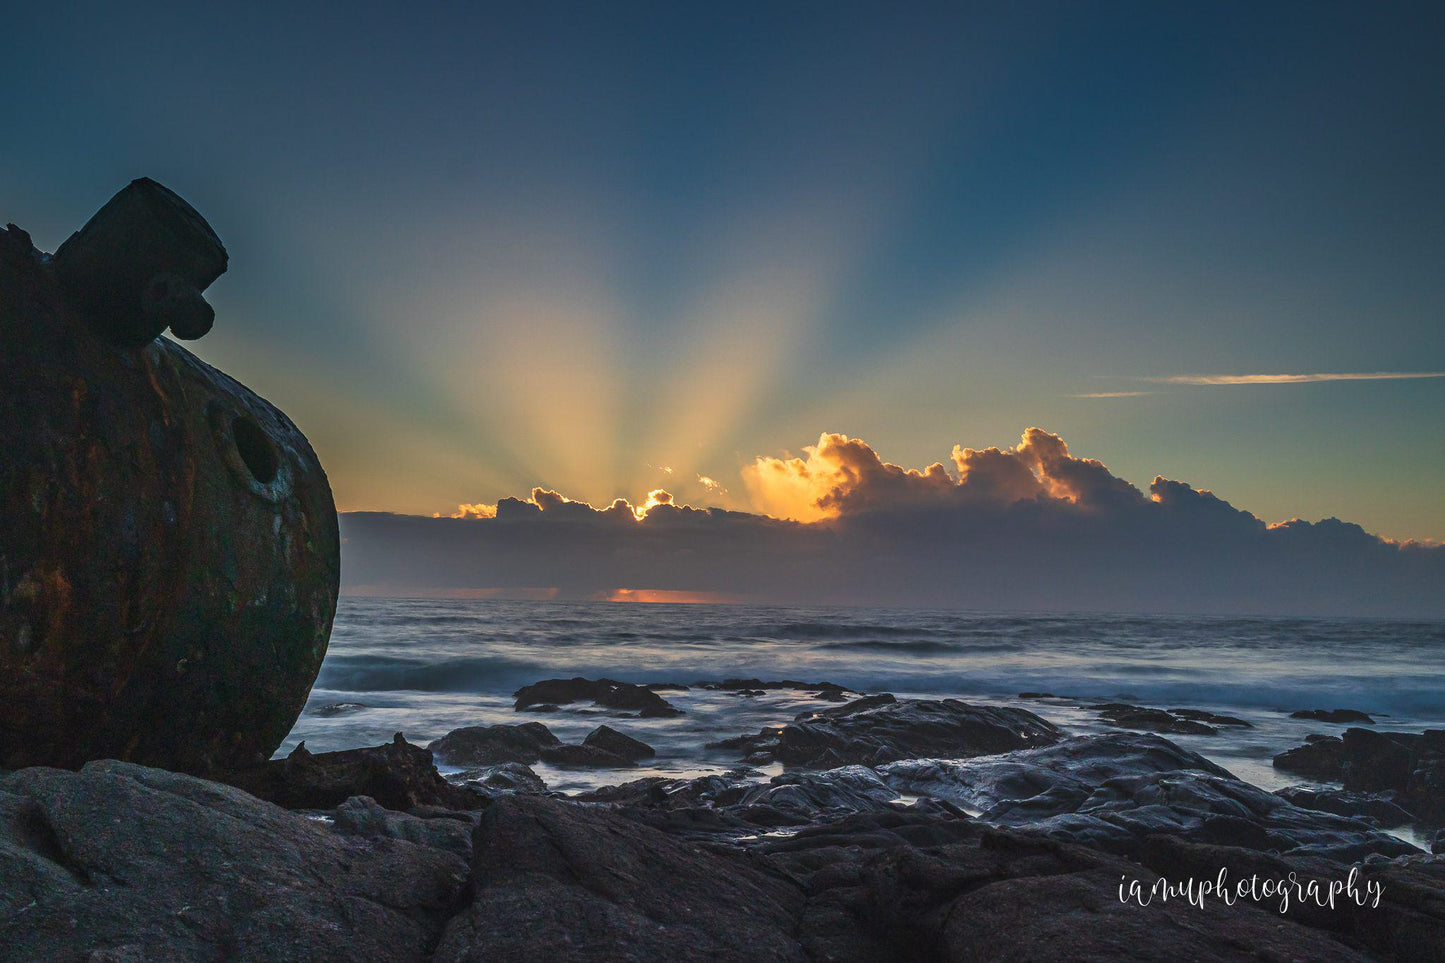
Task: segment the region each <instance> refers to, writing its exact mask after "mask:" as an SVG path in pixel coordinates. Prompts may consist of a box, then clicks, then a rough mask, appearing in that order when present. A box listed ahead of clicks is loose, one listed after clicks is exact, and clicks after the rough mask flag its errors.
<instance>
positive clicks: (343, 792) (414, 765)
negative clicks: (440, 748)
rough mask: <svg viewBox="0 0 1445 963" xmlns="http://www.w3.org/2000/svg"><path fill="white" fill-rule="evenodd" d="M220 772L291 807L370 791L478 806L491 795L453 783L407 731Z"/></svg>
mask: <svg viewBox="0 0 1445 963" xmlns="http://www.w3.org/2000/svg"><path fill="white" fill-rule="evenodd" d="M218 778H219V779H220V780H221V781H223V782H226V783H229V784H230V785H233V786H236V787H238V788H241V789H244V790H246V791H247V792H249V793H251V794H252V795H253V796H257V797H259V798H261V799H265V800H267V801H268V802H273V803H275V804H276V805H278V806H283V807H285V808H287V809H334V808H336V807H337V806H340V805H341V804H342V803H344V802H345V801H346V800H347V799H350V798H351V797H352V796H370V797H371V798H372V799H374V800H376V802H378V803H380V804H381V805H382V806H384V807H386V808H387V809H396V810H401V811H402V812H406V811H408V810H411V809H415V808H416V807H417V806H447V807H449V808H452V809H477V808H479V807H481V806H482V805H484V804H485V800H484V799H483V798H482V797H480V796H478V795H477V794H476V793H473V792H469V791H467V790H465V789H462V788H459V787H457V786H453V785H452V784H451V783H449V782H447V781H446V780H445V779H443V778H442V777H441V775H440V774H439V773H438V772H437V770H436V766H435V765H433V764H432V754H431V753H430V752H429V751H427V750H426V749H422V748H421V747H420V746H413V745H411V744H410V743H408V742H407V741H406V739H404V738H403V737H402V734H401V733H399V732H398V733H397V734H396V738H395V739H394V740H393V741H391V742H389V743H387V744H386V745H383V746H376V747H372V748H366V749H343V750H341V751H339V752H318V753H312V752H310V751H308V750H307V748H306V744H305V743H302V744H301V745H299V746H297V747H296V748H295V750H293V751H292V753H291V755H289V756H287V757H286V758H285V759H273V760H272V761H270V762H268V763H266V765H264V766H262V767H260V768H258V769H251V770H246V771H243V772H230V773H223V774H219V775H218Z"/></svg>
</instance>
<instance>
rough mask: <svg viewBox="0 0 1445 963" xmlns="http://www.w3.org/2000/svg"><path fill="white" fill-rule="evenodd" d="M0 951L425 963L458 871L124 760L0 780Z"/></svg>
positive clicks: (445, 860)
mask: <svg viewBox="0 0 1445 963" xmlns="http://www.w3.org/2000/svg"><path fill="white" fill-rule="evenodd" d="M0 879H3V880H4V885H3V886H0V921H3V922H0V957H3V958H5V959H7V960H62V959H63V960H129V959H134V960H148V961H149V960H158V961H190V960H215V961H220V960H247V961H252V960H253V961H266V963H270V961H278V960H297V961H300V960H335V961H343V960H361V959H364V960H397V961H407V960H415V961H422V960H426V959H429V957H430V952H431V948H432V947H433V946H434V945H435V944H436V941H437V939H438V937H439V936H440V935H441V932H442V929H443V927H444V926H445V924H446V922H447V920H448V918H449V917H450V916H451V915H452V913H453V912H455V910H456V909H457V906H458V903H459V902H460V900H461V899H462V898H463V893H464V888H465V884H466V879H467V864H466V862H465V861H464V860H462V859H460V858H458V857H457V856H455V855H453V854H452V853H449V852H445V851H443V850H441V849H438V848H435V847H432V846H419V845H415V844H413V843H411V842H406V841H403V840H401V839H398V838H394V837H392V836H389V835H386V834H378V835H376V836H374V837H371V838H359V837H355V836H348V835H343V834H339V833H336V832H334V831H333V830H332V829H331V828H330V827H329V826H327V825H326V824H325V823H321V822H317V821H315V820H311V819H307V818H305V817H303V816H300V815H297V814H294V813H289V812H286V811H285V810H283V809H280V808H278V807H276V806H273V805H271V804H270V803H267V802H263V801H261V800H259V799H256V798H255V797H254V796H251V795H249V794H247V793H245V792H243V791H241V790H239V789H235V788H232V787H229V786H223V785H220V784H218V783H214V782H208V781H204V780H200V779H194V778H191V777H188V776H182V775H177V774H175V773H170V772H165V771H162V770H158V769H146V768H143V767H141V766H136V765H132V764H129V763H122V762H114V761H104V762H95V763H90V764H88V765H86V766H85V767H84V768H83V769H81V770H80V771H79V772H70V771H64V770H58V769H41V768H32V769H24V770H20V771H17V772H14V773H12V774H10V775H9V776H6V777H4V778H3V779H0Z"/></svg>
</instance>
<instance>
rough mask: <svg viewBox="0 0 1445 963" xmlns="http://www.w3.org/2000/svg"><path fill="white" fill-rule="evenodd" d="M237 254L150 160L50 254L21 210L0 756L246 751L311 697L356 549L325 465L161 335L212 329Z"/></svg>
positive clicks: (6, 483) (13, 245)
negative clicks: (341, 531) (218, 293)
mask: <svg viewBox="0 0 1445 963" xmlns="http://www.w3.org/2000/svg"><path fill="white" fill-rule="evenodd" d="M225 269H226V252H225V248H224V247H222V245H221V242H220V240H219V239H218V238H217V237H216V235H215V233H214V232H213V231H212V230H211V228H210V226H209V225H207V224H206V222H205V220H204V219H203V218H202V217H201V216H200V215H199V214H198V213H196V211H195V210H193V209H192V208H191V207H190V205H188V204H187V203H186V202H185V201H183V200H182V199H181V198H180V197H178V196H176V195H175V194H173V193H172V192H170V191H169V190H167V189H166V188H164V187H162V186H161V185H159V184H157V183H156V182H154V181H151V180H149V179H144V178H143V179H141V180H137V181H135V182H133V183H132V184H130V185H129V186H128V187H126V188H125V189H123V190H122V191H121V192H120V193H118V194H117V195H116V196H115V197H114V198H112V199H111V201H110V202H109V203H107V204H106V205H105V207H103V208H102V209H101V210H100V211H99V212H97V214H96V215H95V217H94V218H92V219H91V221H90V222H89V223H88V224H87V225H86V226H85V227H84V228H83V229H82V230H81V231H79V232H78V233H76V234H75V235H73V236H72V237H71V238H70V239H69V240H67V241H66V242H65V244H64V245H62V246H61V247H60V249H59V250H58V251H57V252H56V253H55V254H54V255H53V256H50V255H46V254H43V253H41V252H40V251H37V250H36V249H35V248H34V247H33V246H32V244H31V241H30V237H29V235H27V234H26V233H25V232H24V231H22V230H20V229H19V228H17V227H15V226H13V225H11V226H10V227H9V228H8V230H7V231H4V232H0V768H19V767H21V766H27V765H52V766H63V767H75V766H78V765H80V764H81V763H83V762H85V761H86V760H89V759H98V758H117V759H127V760H132V761H135V762H139V763H144V764H147V765H154V766H163V767H167V768H172V769H183V770H188V771H192V772H209V771H214V770H217V769H238V768H245V767H248V766H252V765H255V764H258V763H260V762H263V761H264V760H265V759H266V758H268V757H269V756H270V755H271V753H272V752H274V751H275V749H276V747H277V746H278V745H280V743H281V740H282V739H284V738H285V736H286V733H287V732H288V731H289V730H290V728H291V726H292V724H293V723H294V722H295V720H296V717H297V715H298V714H299V713H300V711H301V708H302V706H303V705H304V704H305V701H306V697H307V694H308V693H309V691H310V688H311V685H312V683H313V682H314V681H315V678H316V673H317V671H318V670H319V668H320V665H321V659H322V657H323V655H324V654H325V652H326V644H327V640H328V638H329V636H330V632H331V623H332V618H333V616H334V615H335V610H336V594H337V586H338V576H339V570H340V556H339V539H338V535H337V524H336V509H335V504H334V502H333V501H332V496H331V488H330V486H329V485H328V483H327V480H326V475H325V473H324V472H323V471H322V469H321V464H320V462H319V461H318V460H317V458H316V454H315V453H314V452H313V451H312V449H311V446H310V444H309V443H308V442H307V440H306V438H305V436H304V435H302V434H301V432H300V431H299V430H297V428H296V426H295V425H293V424H292V423H291V421H290V420H289V419H288V418H287V417H286V416H285V415H284V414H282V413H281V412H280V411H279V410H277V409H276V408H275V407H274V406H272V405H271V404H269V403H268V402H266V401H265V400H264V399H262V398H260V397H258V396H257V395H256V394H255V393H253V392H252V391H250V390H249V389H247V388H246V387H245V386H244V385H241V384H239V383H238V382H236V381H235V380H233V379H231V378H229V377H227V376H226V375H225V374H223V373H221V372H220V371H217V370H216V369H215V368H212V367H211V366H209V365H207V364H205V363H204V362H202V361H200V360H199V359H197V358H196V357H194V356H193V355H192V354H191V353H190V352H188V351H186V350H185V349H183V348H181V347H180V346H179V345H177V344H176V343H175V342H173V341H171V340H168V339H166V338H163V337H159V335H160V334H161V333H162V332H163V331H164V330H165V329H167V328H169V329H170V331H171V333H172V334H173V335H174V336H176V337H180V338H196V337H200V336H201V335H203V334H205V333H206V332H207V331H208V330H210V327H211V323H212V320H213V318H214V313H213V311H212V310H211V308H210V306H209V305H208V304H207V303H206V302H205V300H204V299H203V298H202V296H201V292H202V291H204V290H205V289H206V287H207V286H208V285H209V284H210V283H211V282H212V281H214V280H215V279H216V278H217V277H219V276H220V275H221V273H222V272H224V271H225Z"/></svg>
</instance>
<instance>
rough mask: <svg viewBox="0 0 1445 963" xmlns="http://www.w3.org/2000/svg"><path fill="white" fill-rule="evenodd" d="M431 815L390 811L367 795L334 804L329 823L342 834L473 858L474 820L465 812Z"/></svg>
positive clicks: (443, 812)
mask: <svg viewBox="0 0 1445 963" xmlns="http://www.w3.org/2000/svg"><path fill="white" fill-rule="evenodd" d="M441 813H442V814H439V815H437V816H434V817H433V818H420V817H418V816H415V815H408V814H405V813H398V812H393V811H391V810H389V809H386V808H385V807H383V806H382V805H380V804H379V803H377V801H376V800H375V799H372V798H371V797H370V796H352V797H351V798H350V799H348V800H346V802H344V803H342V804H341V805H340V806H337V807H336V812H335V813H334V818H333V820H332V826H333V827H334V828H335V830H336V831H337V832H338V833H341V834H342V835H345V836H360V837H362V838H363V839H383V838H384V839H403V840H406V841H407V842H409V843H415V844H416V845H418V846H430V847H431V848H433V849H440V850H442V851H444V852H448V853H452V854H454V855H456V856H460V857H461V858H462V859H467V860H469V859H471V857H472V830H473V828H475V826H476V823H475V821H474V819H473V818H469V815H470V814H468V813H461V812H453V811H450V810H442V811H441Z"/></svg>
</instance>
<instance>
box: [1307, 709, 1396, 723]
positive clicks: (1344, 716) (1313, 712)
mask: <svg viewBox="0 0 1445 963" xmlns="http://www.w3.org/2000/svg"><path fill="white" fill-rule="evenodd" d="M1289 717H1290V718H1291V719H1313V720H1314V721H1315V722H1338V723H1349V722H1363V723H1365V724H1366V725H1374V724H1375V720H1374V719H1372V718H1370V716H1369V714H1368V713H1364V712H1361V711H1360V710H1358V709H1301V710H1299V711H1298V712H1291V713H1290V714H1289Z"/></svg>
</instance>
